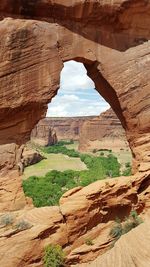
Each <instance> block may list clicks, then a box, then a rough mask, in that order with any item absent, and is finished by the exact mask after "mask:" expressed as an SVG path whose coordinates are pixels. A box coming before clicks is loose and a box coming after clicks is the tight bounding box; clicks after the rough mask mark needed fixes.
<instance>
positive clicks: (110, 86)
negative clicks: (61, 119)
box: [0, 0, 150, 171]
mask: <svg viewBox="0 0 150 267" xmlns="http://www.w3.org/2000/svg"><path fill="white" fill-rule="evenodd" d="M149 12H150V3H149V1H140V0H138V1H131V0H129V1H126V0H123V1H121V0H120V1H117V0H116V1H113V4H112V1H102V2H101V1H96V0H91V1H83V0H80V1H79V0H78V1H71V2H70V1H67V2H66V1H60V0H54V1H43V0H40V1H36V2H35V3H33V1H28V2H24V1H18V2H16V3H14V2H12V1H9V0H7V1H6V0H2V1H1V3H0V17H1V19H3V18H5V17H8V16H9V17H11V16H12V17H14V18H15V19H11V18H5V19H3V20H2V21H1V22H0V35H1V41H0V48H1V49H0V51H1V53H0V62H1V74H0V84H1V87H0V103H1V107H0V121H1V125H0V144H8V143H16V144H19V145H21V144H22V143H25V142H26V141H27V140H29V137H30V133H31V130H32V129H33V127H34V126H35V124H36V123H37V122H38V121H39V119H41V118H42V117H43V116H44V115H45V113H46V109H47V103H48V102H50V100H51V99H52V97H54V96H55V94H56V93H57V90H58V88H59V82H60V72H61V70H62V68H63V62H64V61H67V60H70V59H74V60H77V61H80V62H82V63H84V65H85V67H86V69H87V71H88V75H89V76H90V77H91V78H92V79H93V81H94V82H95V86H96V88H97V91H98V92H99V93H100V94H101V95H102V96H103V97H104V98H105V99H106V101H108V102H109V104H110V105H111V107H112V108H113V110H114V111H115V112H116V114H117V116H118V117H119V119H120V121H121V123H122V125H123V127H124V128H125V131H126V134H127V139H128V141H129V144H130V147H131V150H132V152H133V156H134V164H133V169H134V171H137V170H140V171H146V170H148V169H149V168H150V167H149V148H150V137H149V132H150V121H149V118H150V116H149V112H150V101H149V82H148V79H147V77H149V70H150V60H149V53H150V45H149V36H150V33H149V30H148V26H147V25H149V23H150V16H149ZM143 16H144V19H143ZM17 17H18V18H22V19H16V18H17ZM35 18H36V20H32V19H35ZM37 20H42V21H37ZM137 96H138V97H137ZM6 118H7V119H6Z"/></svg>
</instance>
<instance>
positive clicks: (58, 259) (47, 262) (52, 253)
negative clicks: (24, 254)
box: [43, 245, 65, 267]
mask: <svg viewBox="0 0 150 267" xmlns="http://www.w3.org/2000/svg"><path fill="white" fill-rule="evenodd" d="M43 262H44V267H61V266H64V264H65V254H64V252H63V250H62V247H61V246H59V245H48V246H46V247H45V250H44V257H43Z"/></svg>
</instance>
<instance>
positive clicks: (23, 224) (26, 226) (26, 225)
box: [15, 219, 32, 231]
mask: <svg viewBox="0 0 150 267" xmlns="http://www.w3.org/2000/svg"><path fill="white" fill-rule="evenodd" d="M31 227H32V225H31V224H30V223H29V222H27V221H25V220H23V219H22V220H20V221H19V222H17V224H16V225H15V228H16V229H17V230H19V231H24V230H26V229H30V228H31Z"/></svg>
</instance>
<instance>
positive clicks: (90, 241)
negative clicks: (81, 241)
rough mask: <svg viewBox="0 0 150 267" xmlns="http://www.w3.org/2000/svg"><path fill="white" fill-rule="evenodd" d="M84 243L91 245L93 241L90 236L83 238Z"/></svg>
mask: <svg viewBox="0 0 150 267" xmlns="http://www.w3.org/2000/svg"><path fill="white" fill-rule="evenodd" d="M85 244H86V245H87V246H93V245H94V242H93V240H92V239H91V238H87V239H86V240H85Z"/></svg>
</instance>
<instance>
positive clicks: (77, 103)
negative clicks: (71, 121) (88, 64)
mask: <svg viewBox="0 0 150 267" xmlns="http://www.w3.org/2000/svg"><path fill="white" fill-rule="evenodd" d="M108 108H109V104H108V103H107V102H106V101H105V100H104V99H103V98H102V97H101V96H100V94H99V93H98V92H97V91H96V90H95V85H94V83H93V81H92V80H91V79H90V78H89V77H88V76H87V71H86V69H85V67H84V65H83V64H82V63H78V62H75V61H68V62H66V63H65V64H64V68H63V70H62V72H61V79H60V88H59V91H58V94H57V95H56V96H55V97H54V98H53V99H52V101H51V103H50V104H49V105H48V111H47V117H75V116H91V115H99V114H100V113H101V112H103V111H105V110H107V109H108Z"/></svg>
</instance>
